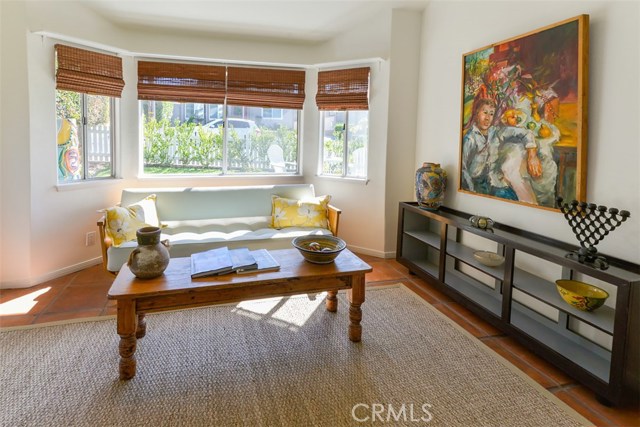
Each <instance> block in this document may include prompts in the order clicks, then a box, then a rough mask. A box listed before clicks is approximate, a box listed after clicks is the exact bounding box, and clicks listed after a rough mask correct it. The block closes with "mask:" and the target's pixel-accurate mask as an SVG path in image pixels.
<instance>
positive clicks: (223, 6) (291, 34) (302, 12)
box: [82, 0, 428, 43]
mask: <svg viewBox="0 0 640 427" xmlns="http://www.w3.org/2000/svg"><path fill="white" fill-rule="evenodd" d="M82 1H83V3H85V4H86V5H87V6H88V7H89V8H91V9H92V10H93V11H94V12H95V13H97V14H99V15H101V16H102V17H103V18H105V19H106V20H108V21H110V22H112V23H113V24H115V25H118V26H121V27H126V28H133V27H135V28H138V29H140V28H149V29H157V28H162V29H164V30H172V31H179V32H189V33H200V34H206V35H211V36H224V37H235V38H260V39H274V40H287V41H289V42H291V41H295V42H307V43H317V42H322V41H326V40H329V39H331V38H332V37H334V36H336V35H338V34H340V33H343V32H345V31H347V30H348V29H349V28H351V27H353V26H356V25H360V24H363V23H366V21H367V20H369V19H371V18H372V17H374V16H376V15H378V14H380V13H383V12H388V11H390V10H391V9H397V8H400V9H423V8H424V6H425V5H426V3H427V1H428V0H275V1H270V0H251V1H249V0H208V1H203V0H201V1H190V0H186V1H178V0H173V1H167V0H164V1H162V0H82Z"/></svg>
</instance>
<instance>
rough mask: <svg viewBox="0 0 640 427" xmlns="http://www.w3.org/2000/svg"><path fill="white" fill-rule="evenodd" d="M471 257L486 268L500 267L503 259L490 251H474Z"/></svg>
mask: <svg viewBox="0 0 640 427" xmlns="http://www.w3.org/2000/svg"><path fill="white" fill-rule="evenodd" d="M473 257H474V258H475V259H476V260H477V261H478V262H479V263H480V264H484V265H486V266H487V267H497V266H499V265H502V263H503V262H504V257H503V256H502V255H498V254H497V253H495V252H490V251H475V252H474V253H473Z"/></svg>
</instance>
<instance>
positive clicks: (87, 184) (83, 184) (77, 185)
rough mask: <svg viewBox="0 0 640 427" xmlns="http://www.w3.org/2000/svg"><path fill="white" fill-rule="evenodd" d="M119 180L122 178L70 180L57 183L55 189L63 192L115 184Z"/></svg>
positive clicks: (118, 182)
mask: <svg viewBox="0 0 640 427" xmlns="http://www.w3.org/2000/svg"><path fill="white" fill-rule="evenodd" d="M121 182H122V178H110V179H96V180H89V181H78V182H70V183H65V184H57V185H56V191H58V192H64V191H75V190H86V189H89V188H96V187H106V186H109V185H117V184H120V183H121Z"/></svg>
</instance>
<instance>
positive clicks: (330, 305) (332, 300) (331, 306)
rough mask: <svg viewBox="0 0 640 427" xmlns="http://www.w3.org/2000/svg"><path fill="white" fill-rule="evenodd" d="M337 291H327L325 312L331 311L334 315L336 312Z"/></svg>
mask: <svg viewBox="0 0 640 427" xmlns="http://www.w3.org/2000/svg"><path fill="white" fill-rule="evenodd" d="M337 295H338V291H337V290H333V291H327V302H326V304H327V311H331V312H332V313H335V312H336V311H338V296H337Z"/></svg>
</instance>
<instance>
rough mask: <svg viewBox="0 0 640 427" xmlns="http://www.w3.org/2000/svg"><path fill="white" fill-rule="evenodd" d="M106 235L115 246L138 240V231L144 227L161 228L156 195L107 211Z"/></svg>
mask: <svg viewBox="0 0 640 427" xmlns="http://www.w3.org/2000/svg"><path fill="white" fill-rule="evenodd" d="M105 220H106V227H105V228H106V230H105V231H106V234H107V237H109V238H110V239H111V241H112V242H113V246H120V245H121V244H123V243H124V242H128V241H130V240H136V231H137V230H138V229H139V228H142V227H149V226H154V227H158V226H159V221H158V214H157V212H156V195H155V194H152V195H150V196H147V197H146V198H144V199H142V200H140V201H139V202H136V203H133V204H131V205H129V206H127V207H122V206H114V207H111V208H109V209H105Z"/></svg>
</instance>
